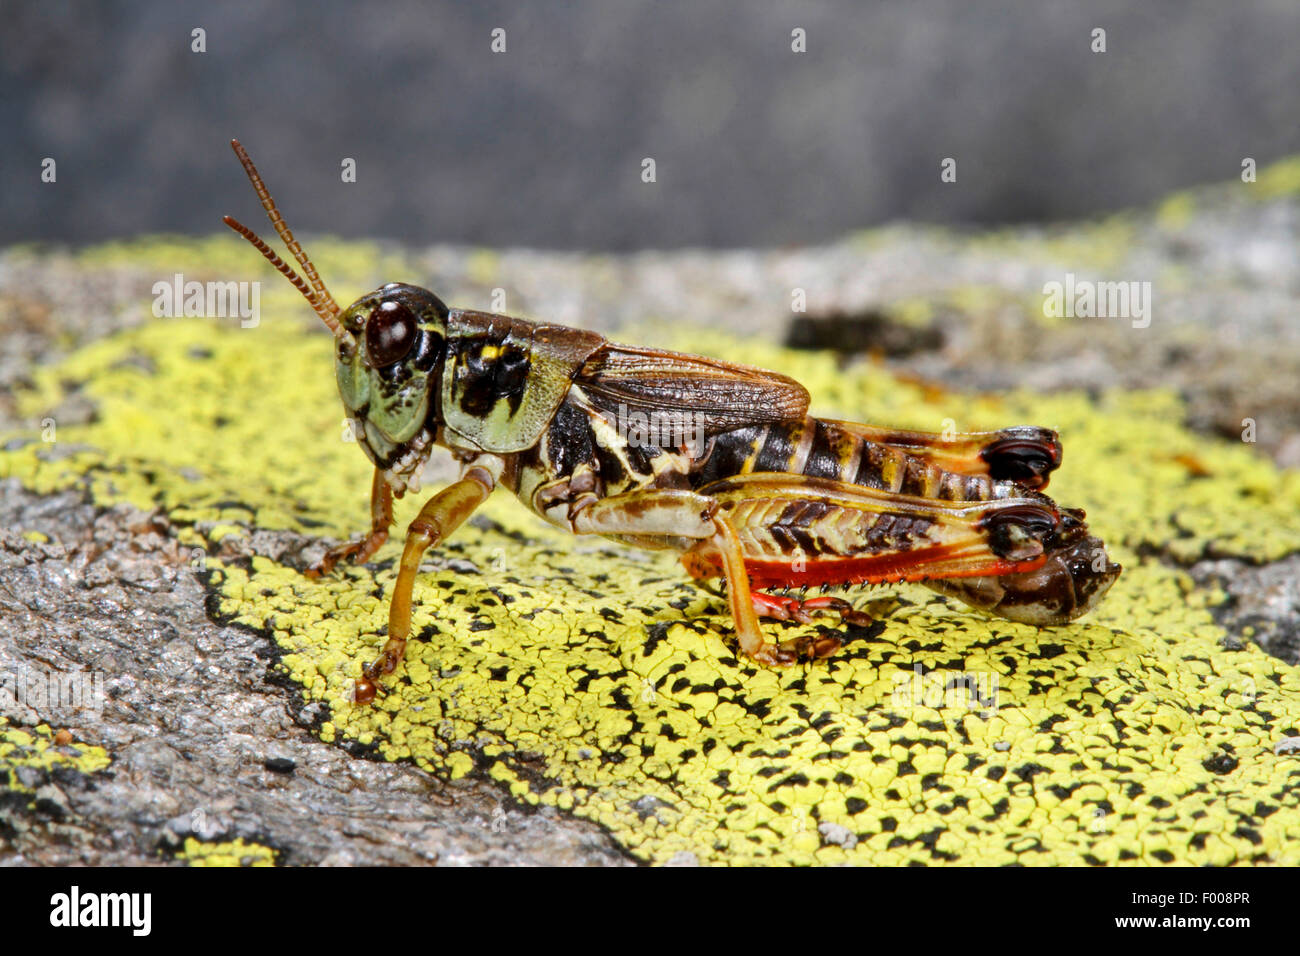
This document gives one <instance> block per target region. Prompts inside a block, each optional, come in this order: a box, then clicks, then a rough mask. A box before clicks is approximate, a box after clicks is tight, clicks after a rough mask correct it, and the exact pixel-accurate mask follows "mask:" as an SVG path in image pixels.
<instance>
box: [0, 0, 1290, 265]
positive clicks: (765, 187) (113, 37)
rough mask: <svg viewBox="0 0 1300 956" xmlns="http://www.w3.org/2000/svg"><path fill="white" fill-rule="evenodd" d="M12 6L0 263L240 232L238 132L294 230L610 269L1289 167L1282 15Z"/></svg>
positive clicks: (5, 40) (1286, 37)
mask: <svg viewBox="0 0 1300 956" xmlns="http://www.w3.org/2000/svg"><path fill="white" fill-rule="evenodd" d="M0 9H2V10H3V22H4V30H3V32H2V33H0V77H2V78H3V79H2V81H0V128H2V129H3V130H4V136H3V142H0V162H2V164H3V165H2V167H0V168H2V170H3V177H4V180H3V181H4V183H5V189H4V215H3V219H0V242H2V243H11V242H15V241H25V240H33V239H45V240H60V241H69V242H74V243H85V242H91V241H95V240H99V239H103V238H106V237H112V236H123V235H131V234H137V233H151V232H176V233H191V234H200V233H212V232H215V231H216V230H218V229H219V221H218V220H219V216H220V215H221V214H222V213H227V212H230V213H237V214H240V215H242V217H243V218H245V219H249V220H251V219H253V218H254V216H253V212H252V211H250V210H251V203H250V201H249V199H250V197H249V195H248V192H247V186H246V184H245V183H244V182H243V179H242V173H241V172H240V170H239V168H238V165H237V164H236V163H235V161H234V159H233V158H232V156H231V155H230V152H229V149H228V147H227V146H226V141H227V140H228V139H229V138H230V137H232V136H237V137H239V138H240V139H242V140H243V141H244V143H245V144H246V145H247V146H248V148H249V150H250V151H251V152H252V154H253V156H254V157H255V158H256V159H257V161H258V163H259V165H260V166H261V168H262V170H263V172H264V174H265V175H266V176H267V178H268V180H269V183H270V186H271V188H272V189H273V191H274V192H275V194H276V196H277V198H278V200H279V201H280V204H281V205H282V207H284V208H285V209H286V210H287V211H288V215H289V217H290V219H291V221H292V222H293V223H294V225H295V227H296V228H298V229H299V230H300V231H302V232H321V231H329V232H333V233H336V234H339V235H342V236H346V237H359V236H372V237H385V238H392V239H398V240H402V241H405V242H409V243H432V242H451V243H478V244H485V245H494V246H537V247H543V248H558V249H602V250H614V249H635V248H674V247H683V246H700V245H703V246H782V245H788V244H799V243H810V242H817V241H822V240H829V239H833V238H834V237H836V236H839V235H841V234H843V233H844V232H846V231H848V230H852V229H857V228H862V227H866V226H871V225H875V224H879V223H882V222H886V221H889V220H895V219H910V220H916V221H923V222H924V221H930V222H942V223H949V224H952V223H972V224H992V223H1008V222H1009V223H1016V222H1026V221H1045V220H1054V219H1062V218H1072V217H1078V216H1081V215H1091V214H1095V213H1098V212H1102V211H1105V210H1108V209H1114V208H1118V207H1122V206H1126V205H1131V204H1135V203H1143V202H1147V201H1151V200H1154V199H1156V198H1158V197H1160V196H1163V195H1165V194H1167V193H1169V192H1170V191H1171V190H1174V189H1177V188H1180V187H1183V186H1188V185H1192V184H1196V183H1201V182H1206V181H1218V180H1228V179H1234V178H1236V177H1237V176H1238V175H1239V172H1240V163H1241V159H1242V157H1243V156H1251V157H1254V158H1255V159H1256V160H1257V161H1258V162H1259V164H1260V165H1261V166H1263V165H1265V164H1266V163H1268V162H1269V161H1271V160H1273V159H1276V158H1278V157H1280V156H1283V155H1286V154H1288V153H1294V152H1298V151H1300V122H1298V121H1297V119H1298V117H1300V107H1297V93H1298V91H1300V44H1298V43H1297V38H1300V4H1296V3H1294V2H1292V0H1253V2H1250V0H1247V2H1237V3H1233V4H1224V3H1221V2H1215V0H1197V2H1187V0H1177V2H1173V0H1158V2H1157V0H1145V2H1143V3H1142V4H1132V3H1118V2H1097V3H1078V2H1074V3H1067V2H1061V0H1032V2H1014V0H1000V2H985V3H971V2H969V0H921V2H917V0H911V2H905V3H904V2H900V3H884V4H873V5H870V6H867V5H865V4H863V3H860V2H858V0H809V2H771V3H764V4H746V5H741V4H735V3H721V2H716V0H690V2H680V0H654V2H651V0H578V2H567V3H538V4H514V3H492V2H480V3H474V4H472V5H470V4H455V3H445V2H444V3H421V2H409V0H408V2H386V3H370V4H350V3H344V2H340V0H318V2H312V3H303V2H296V3H284V2H277V3H241V4H215V3H197V4H184V5H180V4H173V3H166V2H130V3H127V2H105V3H14V2H5V3H3V4H2V5H0ZM196 27H200V28H202V29H203V30H204V31H205V34H206V36H205V42H206V52H205V53H195V52H192V50H191V45H192V38H191V31H192V30H193V29H194V28H196ZM1097 27H1101V28H1103V29H1104V30H1105V31H1106V52H1105V53H1104V54H1098V53H1094V52H1092V49H1091V46H1092V44H1093V39H1092V30H1093V29H1094V28H1097ZM495 28H501V29H503V30H504V31H505V44H506V49H505V52H503V53H494V52H492V50H491V48H490V45H491V43H492V31H493V30H494V29H495ZM796 28H801V29H803V30H804V31H806V46H807V51H806V52H804V53H794V52H792V50H791V44H792V37H791V31H792V30H794V29H796ZM45 157H53V158H54V159H55V160H56V161H57V176H58V178H57V183H56V184H53V185H47V184H42V183H41V182H40V178H39V177H40V169H41V162H42V159H43V158H45ZM344 157H351V158H353V159H355V160H356V166H357V181H356V182H355V183H350V184H344V183H342V182H341V179H340V163H341V161H342V159H343V158H344ZM646 157H652V158H653V159H654V160H655V163H656V178H657V182H655V183H654V184H651V185H647V184H645V183H643V182H642V181H641V172H642V160H643V159H644V158H646ZM945 157H953V158H955V159H956V160H957V162H958V179H957V182H956V183H955V184H945V183H942V182H941V181H940V175H939V173H940V163H941V161H942V160H943V159H944V158H945Z"/></svg>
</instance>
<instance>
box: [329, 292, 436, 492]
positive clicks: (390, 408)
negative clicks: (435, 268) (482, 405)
mask: <svg viewBox="0 0 1300 956" xmlns="http://www.w3.org/2000/svg"><path fill="white" fill-rule="evenodd" d="M342 324H343V327H344V328H345V329H347V331H348V332H350V333H351V335H352V341H347V340H346V337H345V338H343V339H339V340H336V342H335V347H334V373H335V378H336V380H337V382H338V386H339V395H340V396H341V397H342V399H343V406H344V408H345V409H347V412H348V415H349V416H350V417H351V418H353V419H354V420H355V421H356V422H357V423H358V425H359V426H360V427H359V428H358V429H357V435H356V437H357V439H358V440H359V441H360V442H361V443H362V447H363V448H365V449H366V451H367V453H368V454H369V456H370V459H371V460H372V461H374V462H375V463H376V464H377V465H380V466H381V467H386V466H387V465H388V464H390V463H391V462H392V461H393V460H394V459H396V458H399V457H401V455H402V454H403V452H404V451H405V450H406V445H407V443H408V442H410V441H411V439H413V438H415V437H416V435H418V434H419V433H420V431H421V429H423V428H424V427H425V426H426V424H427V423H429V410H430V402H431V400H432V396H433V395H434V394H435V393H436V390H437V385H438V377H439V374H440V372H441V369H442V363H443V356H444V354H445V352H446V341H447V307H446V306H445V305H443V304H442V302H441V301H440V300H439V299H438V298H437V297H436V296H434V295H432V294H430V293H429V292H426V291H425V290H423V289H419V288H416V287H415V286H409V285H400V284H398V283H396V282H390V283H389V284H388V285H385V286H383V287H382V288H380V289H376V290H375V291H374V292H371V293H369V294H368V295H364V296H362V297H361V298H360V299H358V300H357V301H356V302H354V303H353V304H352V305H350V306H349V307H348V308H347V309H346V310H345V311H344V313H343V316H342ZM435 424H436V423H435Z"/></svg>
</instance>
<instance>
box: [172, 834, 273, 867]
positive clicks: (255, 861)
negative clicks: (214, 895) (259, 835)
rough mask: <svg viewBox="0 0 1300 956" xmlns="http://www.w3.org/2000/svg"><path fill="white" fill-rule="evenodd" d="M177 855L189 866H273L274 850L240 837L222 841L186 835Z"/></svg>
mask: <svg viewBox="0 0 1300 956" xmlns="http://www.w3.org/2000/svg"><path fill="white" fill-rule="evenodd" d="M177 855H178V856H179V857H180V858H181V859H182V860H184V861H185V862H187V863H189V865H190V866H275V851H274V850H272V849H271V848H270V847H267V846H262V845H261V844H259V843H245V842H244V840H243V838H242V837H241V838H239V839H235V840H229V841H226V842H224V843H205V842H203V841H201V840H196V839H194V837H186V839H185V845H184V847H183V848H182V849H181V851H180V853H178V854H177Z"/></svg>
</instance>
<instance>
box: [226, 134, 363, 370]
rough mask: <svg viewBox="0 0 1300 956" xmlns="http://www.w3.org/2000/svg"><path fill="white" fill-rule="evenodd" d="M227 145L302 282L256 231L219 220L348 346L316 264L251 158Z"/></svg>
mask: <svg viewBox="0 0 1300 956" xmlns="http://www.w3.org/2000/svg"><path fill="white" fill-rule="evenodd" d="M230 148H231V149H233V150H234V151H235V155H236V156H238V157H239V161H240V163H242V164H243V166H244V172H245V173H246V174H247V175H248V181H249V182H250V183H252V184H253V189H255V190H256V191H257V198H258V199H260V200H262V208H263V209H265V210H266V215H267V218H268V219H270V220H271V225H272V226H273V227H274V228H275V232H276V234H277V235H278V236H279V237H280V239H281V241H283V242H284V244H285V246H286V247H288V249H289V252H290V253H292V254H293V257H294V258H295V259H296V260H298V264H299V265H300V266H302V270H303V272H305V273H306V274H307V279H306V280H305V281H304V280H303V278H302V276H300V275H298V273H296V272H295V271H294V270H293V269H292V268H291V267H290V266H289V264H288V263H286V262H285V261H284V260H283V259H281V258H280V257H279V256H278V255H276V253H275V250H273V249H272V248H271V247H270V246H268V245H267V244H266V243H265V242H264V241H263V240H262V239H261V238H260V237H259V236H258V235H257V233H255V232H253V230H252V229H249V228H248V227H247V226H245V225H244V224H243V223H242V222H240V221H239V220H238V219H235V218H234V217H233V216H223V217H222V218H221V221H222V222H224V223H225V224H226V225H227V226H229V227H230V228H231V229H233V230H235V232H237V233H239V234H240V235H241V236H243V237H244V238H245V239H247V240H248V241H249V242H250V243H251V244H252V246H253V248H254V249H256V250H257V251H258V252H260V253H261V254H262V255H263V256H265V257H266V259H267V261H268V262H270V263H271V265H273V266H275V268H276V270H277V271H278V272H279V273H280V274H281V275H282V276H284V277H285V278H286V279H288V280H289V281H290V282H292V283H293V287H294V288H295V289H297V290H298V291H299V292H301V293H302V294H303V298H305V299H306V300H307V302H308V303H309V304H310V305H311V307H312V309H313V310H315V312H316V314H317V315H319V316H320V317H321V321H322V322H324V323H325V324H326V325H328V326H329V328H330V331H331V332H333V333H334V335H335V337H336V338H339V339H341V340H343V341H344V342H346V343H347V344H348V345H352V344H353V339H352V333H350V332H349V331H348V330H347V329H345V328H343V323H342V322H340V321H339V315H340V312H341V310H340V309H339V306H338V303H337V302H335V301H334V297H333V296H331V295H330V294H329V290H328V289H326V288H325V283H324V282H322V281H321V277H320V275H319V274H318V273H317V272H316V267H315V266H314V265H312V264H311V259H309V258H308V257H307V253H305V252H304V251H303V249H302V246H301V245H299V244H298V240H297V239H295V238H294V237H293V232H292V231H290V229H289V224H288V223H286V222H285V221H284V217H283V216H282V215H280V210H279V209H278V208H277V207H276V205H275V200H274V199H272V198H271V193H270V192H269V191H267V188H266V184H265V183H264V182H262V177H261V175H260V174H259V173H258V171H257V167H256V166H254V165H253V160H252V158H251V157H250V156H249V155H248V152H247V150H245V149H244V147H243V146H242V145H241V144H240V142H239V140H237V139H232V140H231V141H230ZM308 283H311V287H310V288H308Z"/></svg>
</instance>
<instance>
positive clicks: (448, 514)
mask: <svg viewBox="0 0 1300 956" xmlns="http://www.w3.org/2000/svg"><path fill="white" fill-rule="evenodd" d="M495 486H496V479H495V478H493V476H492V475H491V474H489V473H488V471H487V470H486V469H484V468H482V467H480V466H473V467H470V468H467V469H466V470H465V472H464V474H462V475H461V477H460V480H459V481H457V482H455V483H454V484H450V485H448V486H447V487H446V488H444V489H442V491H440V492H438V493H437V494H436V495H434V496H433V497H432V498H430V499H429V500H428V501H426V502H425V504H424V507H423V508H421V509H420V513H419V514H418V515H417V516H416V518H415V520H414V521H412V522H411V524H410V525H409V526H408V527H407V529H406V547H405V549H404V550H403V551H402V564H401V567H400V569H399V570H398V572H397V584H396V586H395V587H394V588H393V597H392V600H391V601H390V602H389V605H388V640H387V641H386V642H385V644H384V649H383V651H381V652H380V654H379V656H378V657H377V658H375V660H374V662H373V663H372V664H370V665H369V666H368V667H367V668H366V669H365V670H364V671H363V672H362V673H363V675H364V676H363V677H362V678H361V680H359V681H357V684H356V702H357V703H359V704H365V703H368V702H370V701H371V700H374V697H375V692H376V690H377V682H378V680H379V679H380V678H381V677H383V676H384V675H385V674H391V673H392V672H393V671H394V670H396V669H397V665H398V664H399V663H400V662H401V660H402V655H403V654H404V653H405V651H406V639H407V638H408V637H409V636H410V634H411V590H412V588H413V587H414V585H415V573H416V571H418V570H419V568H420V559H421V558H423V557H424V552H425V551H427V550H428V549H429V548H432V547H436V546H437V545H438V544H440V543H442V541H444V540H445V539H446V538H447V536H448V535H449V534H451V533H452V532H453V531H455V530H456V529H457V528H458V527H460V525H461V523H462V522H464V520H465V519H466V518H468V517H469V516H470V515H471V514H473V512H474V509H475V508H477V507H478V506H479V505H481V504H482V503H483V502H484V501H486V500H487V496H488V495H490V494H491V493H492V489H493V488H494V487H495Z"/></svg>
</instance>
